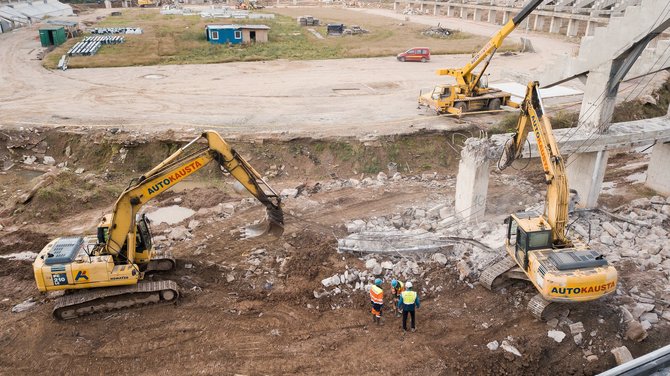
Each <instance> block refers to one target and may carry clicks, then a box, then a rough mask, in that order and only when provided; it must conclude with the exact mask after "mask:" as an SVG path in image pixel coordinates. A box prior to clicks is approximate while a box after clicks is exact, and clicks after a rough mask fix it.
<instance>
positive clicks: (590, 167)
mask: <svg viewBox="0 0 670 376" xmlns="http://www.w3.org/2000/svg"><path fill="white" fill-rule="evenodd" d="M608 156H609V155H608V152H607V150H602V151H596V152H591V153H573V154H571V155H570V157H568V163H567V173H568V185H569V186H570V188H572V189H575V190H576V191H577V193H578V194H579V205H580V206H582V207H585V208H589V209H590V208H595V207H596V204H597V203H598V196H599V195H600V189H601V188H602V185H603V178H604V177H605V169H606V168H607V158H608Z"/></svg>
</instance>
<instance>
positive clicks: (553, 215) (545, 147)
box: [498, 81, 570, 245]
mask: <svg viewBox="0 0 670 376" xmlns="http://www.w3.org/2000/svg"><path fill="white" fill-rule="evenodd" d="M520 107H521V113H520V115H519V120H518V121H517V126H516V133H515V134H514V135H513V136H512V138H511V139H510V140H509V141H508V142H507V143H506V144H505V148H504V150H503V154H502V156H501V158H500V161H499V162H498V168H499V169H500V170H504V169H505V168H507V167H509V166H510V165H511V164H512V162H514V160H515V159H518V158H519V157H521V154H522V152H523V146H524V144H525V143H526V140H527V139H528V132H530V130H531V129H532V130H533V133H534V134H535V139H536V142H537V149H538V153H539V154H540V160H541V161H542V169H543V170H544V177H545V182H546V184H547V198H546V204H545V213H544V216H545V218H546V220H547V222H548V223H549V225H550V226H551V228H552V239H553V240H554V244H555V245H569V244H570V241H569V240H568V239H567V237H566V236H565V228H566V226H567V220H568V196H569V195H568V179H567V176H566V173H565V162H564V161H563V157H562V156H561V153H560V151H559V150H558V144H557V143H556V139H555V138H554V133H553V130H552V127H551V123H550V121H549V118H548V117H547V116H546V115H545V112H544V106H543V105H542V98H541V97H540V85H539V83H538V82H537V81H535V82H530V83H528V86H527V87H526V96H525V98H524V99H523V102H522V103H521V106H520Z"/></svg>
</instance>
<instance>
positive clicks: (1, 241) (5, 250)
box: [0, 230, 51, 255]
mask: <svg viewBox="0 0 670 376" xmlns="http://www.w3.org/2000/svg"><path fill="white" fill-rule="evenodd" d="M49 240H51V239H50V238H49V236H48V235H46V234H42V233H38V232H32V231H29V230H18V231H14V232H11V233H9V234H3V235H2V236H0V255H6V254H10V253H18V252H27V251H30V252H39V251H41V250H42V248H44V246H45V245H47V243H49Z"/></svg>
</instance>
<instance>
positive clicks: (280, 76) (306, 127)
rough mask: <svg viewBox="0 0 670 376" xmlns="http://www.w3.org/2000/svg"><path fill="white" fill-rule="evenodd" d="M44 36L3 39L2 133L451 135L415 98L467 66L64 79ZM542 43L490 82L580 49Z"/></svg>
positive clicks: (362, 64) (300, 65) (181, 68)
mask: <svg viewBox="0 0 670 376" xmlns="http://www.w3.org/2000/svg"><path fill="white" fill-rule="evenodd" d="M105 11H106V10H99V11H98V12H105ZM359 11H360V10H359ZM366 11H370V12H375V13H380V12H381V11H380V10H366ZM382 13H384V14H385V15H389V16H394V17H395V15H393V14H392V13H390V12H387V11H386V12H382ZM96 15H97V13H96V14H93V15H91V14H89V15H86V16H84V17H88V18H94V16H96ZM398 17H400V16H398ZM450 20H453V19H450ZM412 21H417V22H419V21H420V22H424V23H433V22H434V21H435V19H434V17H428V16H426V17H425V19H424V18H423V16H421V17H419V16H412ZM457 21H459V22H463V21H462V20H457ZM469 23H470V24H473V25H474V26H476V27H475V28H474V29H473V30H470V29H469V28H467V29H466V28H465V27H463V29H466V30H467V31H476V32H479V33H486V34H491V33H493V32H494V31H495V27H494V26H492V25H487V24H474V23H473V22H469ZM489 30H490V31H491V32H490V33H489ZM36 36H37V30H36V28H35V27H31V28H23V29H19V30H16V31H14V32H12V33H7V34H0V62H2V63H0V64H1V65H0V87H2V88H3V90H1V91H0V109H1V110H2V111H1V112H2V119H1V121H0V122H1V123H2V126H22V125H91V126H104V127H109V126H124V127H129V128H141V129H166V128H182V129H186V128H192V127H214V128H218V129H222V130H225V131H226V132H229V133H250V132H251V133H283V132H288V133H291V134H293V133H295V134H300V135H313V136H316V135H326V136H327V135H363V134H368V133H373V132H377V133H395V132H397V131H400V130H403V129H409V127H410V126H426V125H428V126H433V127H435V126H436V127H441V126H443V127H449V126H453V124H454V122H453V120H451V119H447V118H439V119H438V118H435V117H434V116H432V114H428V113H424V112H421V111H417V110H416V96H417V94H418V93H419V90H420V89H421V88H424V90H427V89H428V88H430V87H431V86H433V85H434V84H435V83H437V82H439V80H440V78H439V77H438V76H436V75H435V74H434V71H435V69H437V68H440V67H447V66H460V65H462V64H463V63H464V62H465V61H467V59H468V56H465V55H451V56H435V57H434V59H433V61H432V62H430V63H427V64H421V63H399V62H397V61H396V60H395V59H394V58H392V57H385V58H371V59H342V60H323V61H287V60H278V61H270V62H249V63H228V64H208V65H168V66H148V67H127V68H106V69H72V70H68V71H65V72H62V71H49V70H46V69H44V68H42V66H41V62H40V61H39V60H36V54H37V52H38V51H39V50H40V46H39V40H38V39H37V38H36ZM539 39H542V40H544V39H546V40H548V41H551V43H552V44H551V48H547V49H544V48H539V46H538V48H539V53H537V54H521V55H517V56H497V57H496V58H495V61H494V63H493V64H492V66H491V68H490V73H491V81H492V82H495V81H509V80H518V81H521V82H523V81H525V80H527V78H526V77H521V76H522V75H526V74H529V73H530V72H532V71H533V70H535V69H537V68H538V67H540V68H541V67H542V66H543V64H542V62H543V61H545V60H547V59H551V58H552V56H554V54H556V53H560V52H561V51H563V52H565V51H569V50H571V49H572V48H573V47H574V45H573V44H570V43H568V42H565V41H562V40H559V39H555V38H554V37H553V36H546V35H545V36H538V40H539ZM537 44H538V43H536V45H537Z"/></svg>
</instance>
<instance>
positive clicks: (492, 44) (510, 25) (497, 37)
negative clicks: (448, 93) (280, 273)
mask: <svg viewBox="0 0 670 376" xmlns="http://www.w3.org/2000/svg"><path fill="white" fill-rule="evenodd" d="M542 1H543V0H531V1H530V2H529V3H528V4H526V6H525V7H523V9H521V12H519V14H517V15H516V16H515V17H514V18H512V19H511V20H509V21H508V22H507V23H506V24H505V25H504V26H503V27H502V28H501V29H500V30H498V32H496V33H495V34H494V35H493V36H492V37H491V39H489V41H488V42H487V43H486V44H485V45H484V47H482V48H481V49H480V50H479V51H478V52H477V53H476V54H474V55H472V58H471V59H470V61H469V62H468V63H467V64H466V65H465V66H463V67H462V68H457V69H452V68H447V69H438V70H437V74H438V75H440V76H445V75H446V76H453V77H454V78H455V79H456V82H457V84H458V85H461V86H467V87H468V88H469V90H473V89H474V88H475V86H476V85H477V82H479V78H480V77H481V76H482V75H483V74H484V71H486V68H487V67H488V64H489V62H490V61H491V58H493V55H494V54H495V52H496V50H498V48H500V46H501V45H502V43H503V41H504V40H505V38H506V37H507V36H508V35H509V34H510V33H511V32H512V31H514V29H516V28H517V26H519V24H520V23H521V22H523V20H525V19H526V18H527V17H528V15H530V13H531V12H532V11H533V10H534V9H535V8H537V7H538V6H539V5H540V4H541V3H542ZM484 60H486V64H485V65H484V67H483V68H482V70H481V71H480V72H479V73H478V74H473V73H472V71H473V70H474V69H475V68H477V66H478V65H479V64H480V63H481V62H482V61H484Z"/></svg>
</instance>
